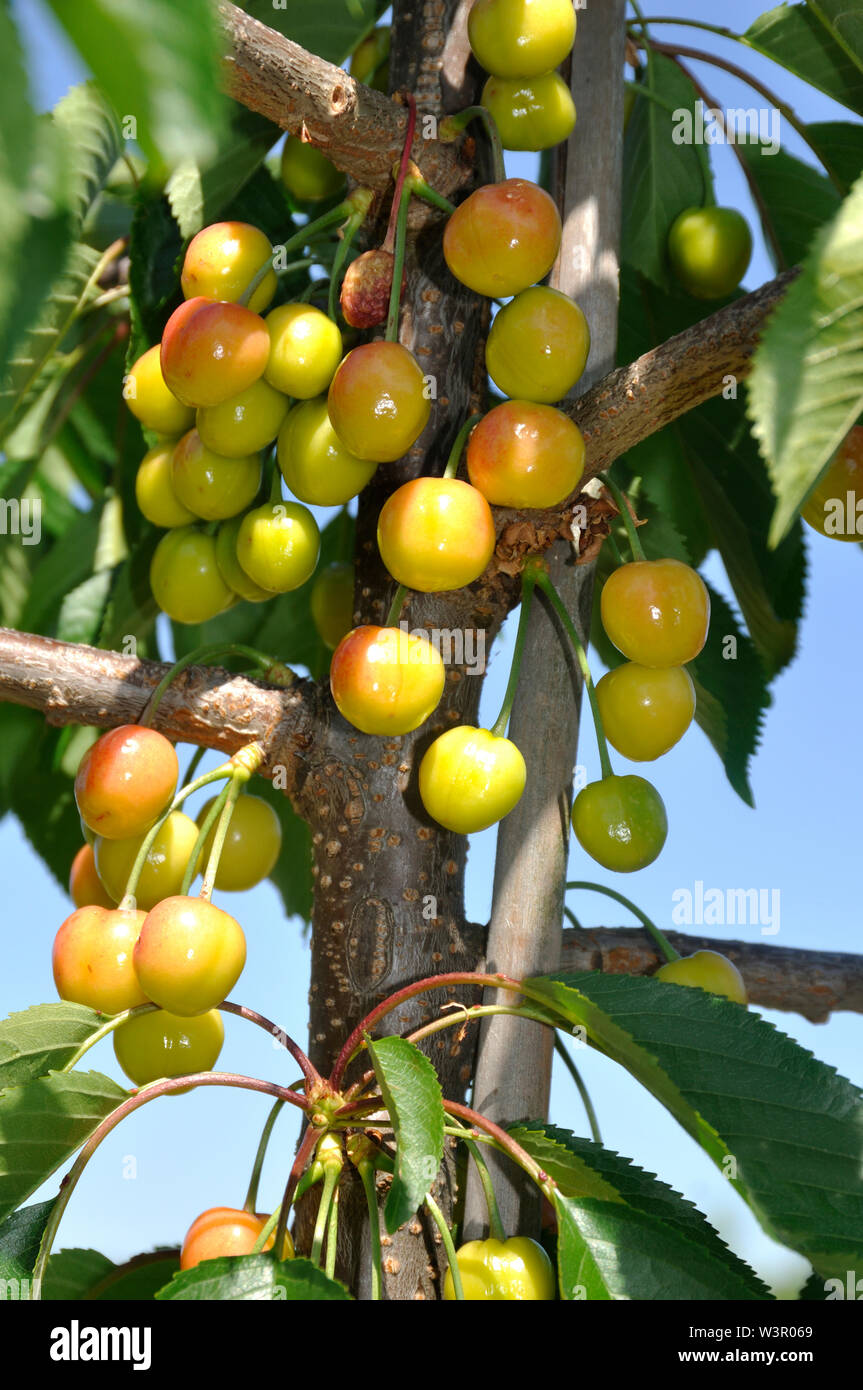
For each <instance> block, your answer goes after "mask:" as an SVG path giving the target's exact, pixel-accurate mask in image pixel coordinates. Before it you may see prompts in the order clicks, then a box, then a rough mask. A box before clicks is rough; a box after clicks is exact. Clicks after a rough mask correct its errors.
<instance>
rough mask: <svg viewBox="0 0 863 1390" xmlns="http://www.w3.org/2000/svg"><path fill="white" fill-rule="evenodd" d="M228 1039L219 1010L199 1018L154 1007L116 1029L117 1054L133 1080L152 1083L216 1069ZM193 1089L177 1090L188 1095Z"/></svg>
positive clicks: (175, 1093) (145, 1084)
mask: <svg viewBox="0 0 863 1390" xmlns="http://www.w3.org/2000/svg"><path fill="white" fill-rule="evenodd" d="M224 1041H225V1026H224V1024H223V1023H222V1015H221V1014H220V1013H219V1011H218V1009H211V1010H210V1011H209V1013H205V1014H199V1015H198V1016H197V1018H186V1017H183V1018H178V1017H177V1015H176V1014H171V1013H168V1012H167V1011H166V1010H164V1009H153V1010H151V1011H150V1012H149V1013H146V1014H139V1015H138V1017H137V1018H128V1019H126V1021H125V1023H121V1024H120V1026H119V1028H117V1029H115V1031H114V1055H115V1057H116V1058H117V1061H118V1062H119V1063H120V1066H121V1067H122V1068H123V1071H124V1072H125V1073H126V1075H127V1076H128V1078H129V1080H130V1081H134V1083H135V1085H136V1086H149V1084H150V1082H151V1081H161V1080H162V1079H163V1078H164V1077H170V1076H187V1075H190V1074H191V1073H192V1072H199V1071H212V1070H213V1067H214V1066H215V1065H216V1062H217V1061H218V1059H219V1053H220V1052H221V1050H222V1043H223V1042H224ZM190 1089H191V1088H190V1087H188V1086H186V1087H184V1088H183V1090H180V1091H173V1092H172V1093H171V1094H172V1095H176V1096H180V1095H185V1094H186V1092H188V1091H189V1090H190Z"/></svg>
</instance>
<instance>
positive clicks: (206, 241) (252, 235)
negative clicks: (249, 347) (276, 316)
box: [180, 222, 278, 314]
mask: <svg viewBox="0 0 863 1390" xmlns="http://www.w3.org/2000/svg"><path fill="white" fill-rule="evenodd" d="M272 254H273V248H272V246H271V245H270V242H269V238H268V237H266V236H265V235H264V233H263V232H262V231H261V230H260V228H258V227H253V226H252V225H251V224H250V223H249V222H212V223H211V224H210V226H209V227H204V228H203V230H202V231H200V232H198V234H197V235H196V236H193V237H192V240H191V241H190V242H189V245H188V247H187V248H186V255H185V258H184V260H183V272H182V275H181V276H180V284H181V285H182V289H183V295H184V297H185V298H186V299H194V298H195V297H196V296H199V297H203V298H205V299H228V300H232V301H236V300H238V299H239V298H240V297H241V295H243V294H244V292H245V291H246V289H247V288H248V286H249V285H250V283H251V282H252V280H253V279H254V278H255V276H256V275H257V273H258V271H259V270H261V269H262V268H263V266H264V265H265V264H266V262H267V261H268V260H270V258H271V257H272ZM277 285H278V281H277V279H276V273H275V271H274V270H271V271H269V272H268V273H267V274H266V275H265V276H264V278H263V280H262V281H261V283H260V284H259V285H258V287H257V289H256V290H255V291H254V293H253V294H252V296H251V298H250V299H249V305H248V307H249V308H250V309H251V310H252V313H254V314H261V313H263V311H264V309H266V307H267V305H268V304H269V302H270V300H271V299H272V297H273V295H274V294H275V293H276V287H277Z"/></svg>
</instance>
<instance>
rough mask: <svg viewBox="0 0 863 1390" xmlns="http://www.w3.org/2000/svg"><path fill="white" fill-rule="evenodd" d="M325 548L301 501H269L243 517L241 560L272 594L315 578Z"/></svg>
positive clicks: (293, 587)
mask: <svg viewBox="0 0 863 1390" xmlns="http://www.w3.org/2000/svg"><path fill="white" fill-rule="evenodd" d="M320 550H321V533H320V531H319V530H318V524H317V522H316V521H315V518H314V517H313V516H312V514H311V512H310V511H309V510H308V508H307V507H302V506H300V504H299V502H266V503H265V504H264V506H262V507H255V509H254V511H251V512H247V513H246V515H245V516H244V517H243V520H242V523H241V525H240V530H239V533H238V535H237V559H238V560H239V562H240V564H241V565H242V567H243V569H244V570H245V571H246V574H247V575H248V576H249V578H250V579H251V580H253V581H254V583H255V584H259V585H260V587H261V588H262V589H268V590H270V591H271V592H272V593H276V594H285V593H288V592H289V591H290V590H291V589H299V587H300V585H301V584H305V582H306V580H307V579H311V577H312V575H313V574H314V572H315V566H316V565H317V563H318V556H319V554H320Z"/></svg>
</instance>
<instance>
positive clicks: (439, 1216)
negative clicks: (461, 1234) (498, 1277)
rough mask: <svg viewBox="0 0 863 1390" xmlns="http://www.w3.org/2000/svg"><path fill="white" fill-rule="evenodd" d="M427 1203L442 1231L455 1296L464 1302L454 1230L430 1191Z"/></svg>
mask: <svg viewBox="0 0 863 1390" xmlns="http://www.w3.org/2000/svg"><path fill="white" fill-rule="evenodd" d="M425 1204H426V1207H427V1208H428V1210H429V1213H430V1214H431V1216H432V1219H433V1220H434V1223H435V1225H436V1226H437V1228H438V1230H439V1231H440V1238H441V1240H442V1241H443V1247H444V1250H445V1251H446V1257H447V1260H448V1261H449V1271H450V1274H451V1275H452V1284H453V1289H454V1291H455V1296H456V1298H457V1299H458V1301H459V1302H460V1303H463V1302H464V1286H463V1285H462V1282H461V1270H460V1269H459V1267H458V1260H457V1258H456V1253H455V1246H454V1245H453V1239H452V1232H451V1231H450V1228H449V1226H448V1225H447V1224H446V1221H445V1219H444V1214H443V1212H442V1211H441V1209H440V1207H439V1206H438V1204H437V1202H436V1201H435V1199H434V1197H433V1196H432V1195H431V1193H430V1192H428V1193H426V1199H425Z"/></svg>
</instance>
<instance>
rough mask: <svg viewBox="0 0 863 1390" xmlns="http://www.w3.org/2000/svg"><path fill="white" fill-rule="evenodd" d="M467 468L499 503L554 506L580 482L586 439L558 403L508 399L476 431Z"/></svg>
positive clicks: (485, 493) (491, 499) (474, 480)
mask: <svg viewBox="0 0 863 1390" xmlns="http://www.w3.org/2000/svg"><path fill="white" fill-rule="evenodd" d="M467 471H468V477H469V478H470V480H471V482H472V483H473V485H474V487H476V488H478V489H479V491H480V492H481V493H482V494H483V496H484V497H486V498H487V499H488V501H489V502H492V503H494V505H495V506H498V507H519V508H522V507H554V506H556V505H557V504H558V502H562V501H563V500H564V498H565V497H569V496H570V494H571V493H573V492H575V489H576V488H577V486H578V483H579V481H580V479H581V475H582V473H583V471H584V439H583V438H582V434H581V431H580V429H579V428H578V426H577V425H574V424H573V422H572V420H570V419H569V417H568V416H566V415H564V414H563V412H562V411H560V410H556V409H555V408H554V406H550V405H537V404H534V403H533V402H531V401H503V402H502V403H501V404H500V405H496V406H495V407H494V408H493V409H492V410H490V411H489V412H488V414H487V415H484V416H483V418H482V419H481V420H480V422H479V424H478V425H477V426H476V428H475V429H474V430H473V431H472V432H471V436H470V440H469V441H468V446H467Z"/></svg>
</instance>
